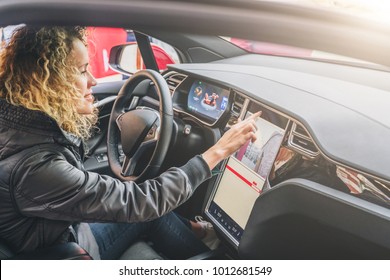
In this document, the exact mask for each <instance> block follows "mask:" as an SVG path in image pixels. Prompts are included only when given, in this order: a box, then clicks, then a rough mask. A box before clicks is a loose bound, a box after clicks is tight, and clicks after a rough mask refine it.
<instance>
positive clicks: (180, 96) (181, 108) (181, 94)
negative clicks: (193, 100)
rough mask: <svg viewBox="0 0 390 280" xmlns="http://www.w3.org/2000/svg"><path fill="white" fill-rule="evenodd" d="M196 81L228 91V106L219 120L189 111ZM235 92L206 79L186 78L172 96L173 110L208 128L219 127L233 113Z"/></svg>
mask: <svg viewBox="0 0 390 280" xmlns="http://www.w3.org/2000/svg"><path fill="white" fill-rule="evenodd" d="M196 81H201V82H204V83H206V84H209V85H211V86H214V87H219V88H221V89H222V90H226V91H228V96H227V99H228V100H227V104H226V108H225V110H224V111H223V112H222V113H221V114H220V116H218V117H217V118H211V117H208V116H207V115H204V114H199V113H196V112H194V111H192V110H189V109H188V98H189V96H190V90H191V87H192V86H193V85H194V83H195V82H196ZM233 96H234V92H233V91H232V89H231V88H230V87H227V86H223V85H221V84H219V83H216V82H213V81H209V80H207V79H204V78H197V77H193V78H186V79H185V80H184V81H183V82H182V83H181V84H180V85H179V86H178V87H177V88H176V90H175V92H174V93H173V96H172V103H173V110H174V111H175V112H178V113H184V114H186V115H188V116H191V117H192V118H194V119H196V120H198V121H199V122H201V123H203V124H205V125H207V126H217V125H218V124H219V123H220V121H221V120H222V121H224V120H225V117H226V116H228V115H229V113H230V111H231V106H232V101H233Z"/></svg>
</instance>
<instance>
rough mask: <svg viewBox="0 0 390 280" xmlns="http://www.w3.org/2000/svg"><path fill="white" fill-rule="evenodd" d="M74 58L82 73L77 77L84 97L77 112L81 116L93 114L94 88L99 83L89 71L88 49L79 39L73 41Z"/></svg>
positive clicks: (78, 85) (78, 86)
mask: <svg viewBox="0 0 390 280" xmlns="http://www.w3.org/2000/svg"><path fill="white" fill-rule="evenodd" d="M73 58H74V59H75V61H76V63H77V68H78V70H79V72H80V73H79V74H78V75H77V77H76V87H77V88H78V90H79V91H80V93H81V96H82V97H81V98H80V101H79V102H78V104H77V105H76V106H77V112H78V113H79V114H92V112H93V110H94V107H93V101H94V97H93V95H92V86H94V85H96V84H97V82H96V80H95V78H94V77H93V76H92V74H91V72H89V69H88V63H89V56H88V50H87V47H86V46H84V44H83V42H81V41H80V40H79V39H76V40H74V41H73Z"/></svg>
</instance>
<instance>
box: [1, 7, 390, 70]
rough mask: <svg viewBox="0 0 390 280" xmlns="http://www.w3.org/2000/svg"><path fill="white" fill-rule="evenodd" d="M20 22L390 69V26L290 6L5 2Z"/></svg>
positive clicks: (5, 17)
mask: <svg viewBox="0 0 390 280" xmlns="http://www.w3.org/2000/svg"><path fill="white" fill-rule="evenodd" d="M208 2H209V1H208ZM16 20H17V21H16ZM20 22H24V23H30V24H57V25H64V24H65V25H66V24H72V25H73V24H80V25H88V26H116V27H119V26H120V27H131V28H132V29H136V30H141V29H152V28H156V27H158V29H160V30H163V31H164V30H165V31H168V30H174V31H178V32H185V33H195V34H203V35H206V34H209V35H212V34H214V35H215V34H218V35H223V36H232V37H239V38H245V39H254V40H260V41H266V42H273V43H279V44H286V45H291V46H296V47H303V48H310V49H315V50H321V51H326V52H330V53H336V54H340V55H345V56H349V57H354V58H357V59H361V60H366V61H370V62H373V63H378V64H381V65H385V66H390V55H389V52H388V50H389V49H390V36H388V34H390V26H388V25H385V24H381V23H379V22H374V21H369V20H367V19H364V18H357V17H355V16H352V15H346V14H337V13H325V12H324V11H322V10H318V9H312V8H303V7H296V6H291V5H288V4H286V3H272V2H264V1H224V2H223V5H222V2H221V1H215V2H214V3H207V2H206V1H164V5H161V2H160V4H159V5H156V1H150V0H149V1H146V0H143V1H140V0H139V1H123V0H122V1H119V0H115V1H109V2H107V1H103V0H95V1H93V2H92V1H89V0H77V1H75V0H68V1H57V0H45V1H43V0H39V1H38V0H30V1H26V0H12V1H11V0H8V1H3V2H2V3H1V4H0V25H9V24H16V23H20ZM178 23H179V24H178ZM287 42H288V43H287ZM351 46H353V47H351ZM372 50H375V51H374V52H373V51H372Z"/></svg>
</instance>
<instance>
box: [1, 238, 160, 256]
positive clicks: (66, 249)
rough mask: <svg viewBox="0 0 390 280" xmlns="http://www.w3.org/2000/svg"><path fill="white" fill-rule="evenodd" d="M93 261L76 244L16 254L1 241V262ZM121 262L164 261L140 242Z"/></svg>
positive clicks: (144, 243) (134, 245)
mask: <svg viewBox="0 0 390 280" xmlns="http://www.w3.org/2000/svg"><path fill="white" fill-rule="evenodd" d="M7 259H9V260H92V257H91V256H90V255H89V254H88V252H87V251H85V250H84V249H83V248H82V247H81V246H80V245H79V244H77V243H76V242H69V243H63V244H58V245H54V246H51V247H47V248H42V249H38V250H36V251H34V252H28V253H22V254H15V253H14V252H13V251H12V250H11V248H10V247H9V246H8V245H7V243H6V242H5V241H4V240H0V260H7ZM119 259H120V260H162V259H164V258H163V257H162V256H161V255H159V254H158V253H157V252H156V251H154V250H153V249H152V247H151V246H150V245H149V244H148V243H146V242H144V241H138V242H136V243H134V244H133V245H132V246H131V247H130V248H128V249H127V250H126V251H125V252H124V253H123V254H122V256H121V257H120V258H119Z"/></svg>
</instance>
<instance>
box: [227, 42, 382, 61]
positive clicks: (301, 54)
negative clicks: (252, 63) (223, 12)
mask: <svg viewBox="0 0 390 280" xmlns="http://www.w3.org/2000/svg"><path fill="white" fill-rule="evenodd" d="M221 38H223V39H225V40H227V41H229V42H230V43H232V44H234V45H236V46H238V47H240V48H242V49H244V50H245V51H247V52H249V53H256V54H266V55H276V56H287V57H296V58H310V59H316V60H325V61H329V62H339V63H347V64H359V65H366V66H371V67H380V65H377V64H374V63H371V62H368V61H364V60H359V59H355V58H352V57H347V56H342V55H337V54H332V53H328V52H323V51H318V50H310V49H304V48H298V47H292V46H287V45H281V44H274V43H269V42H259V41H253V40H245V39H239V38H231V37H221Z"/></svg>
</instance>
